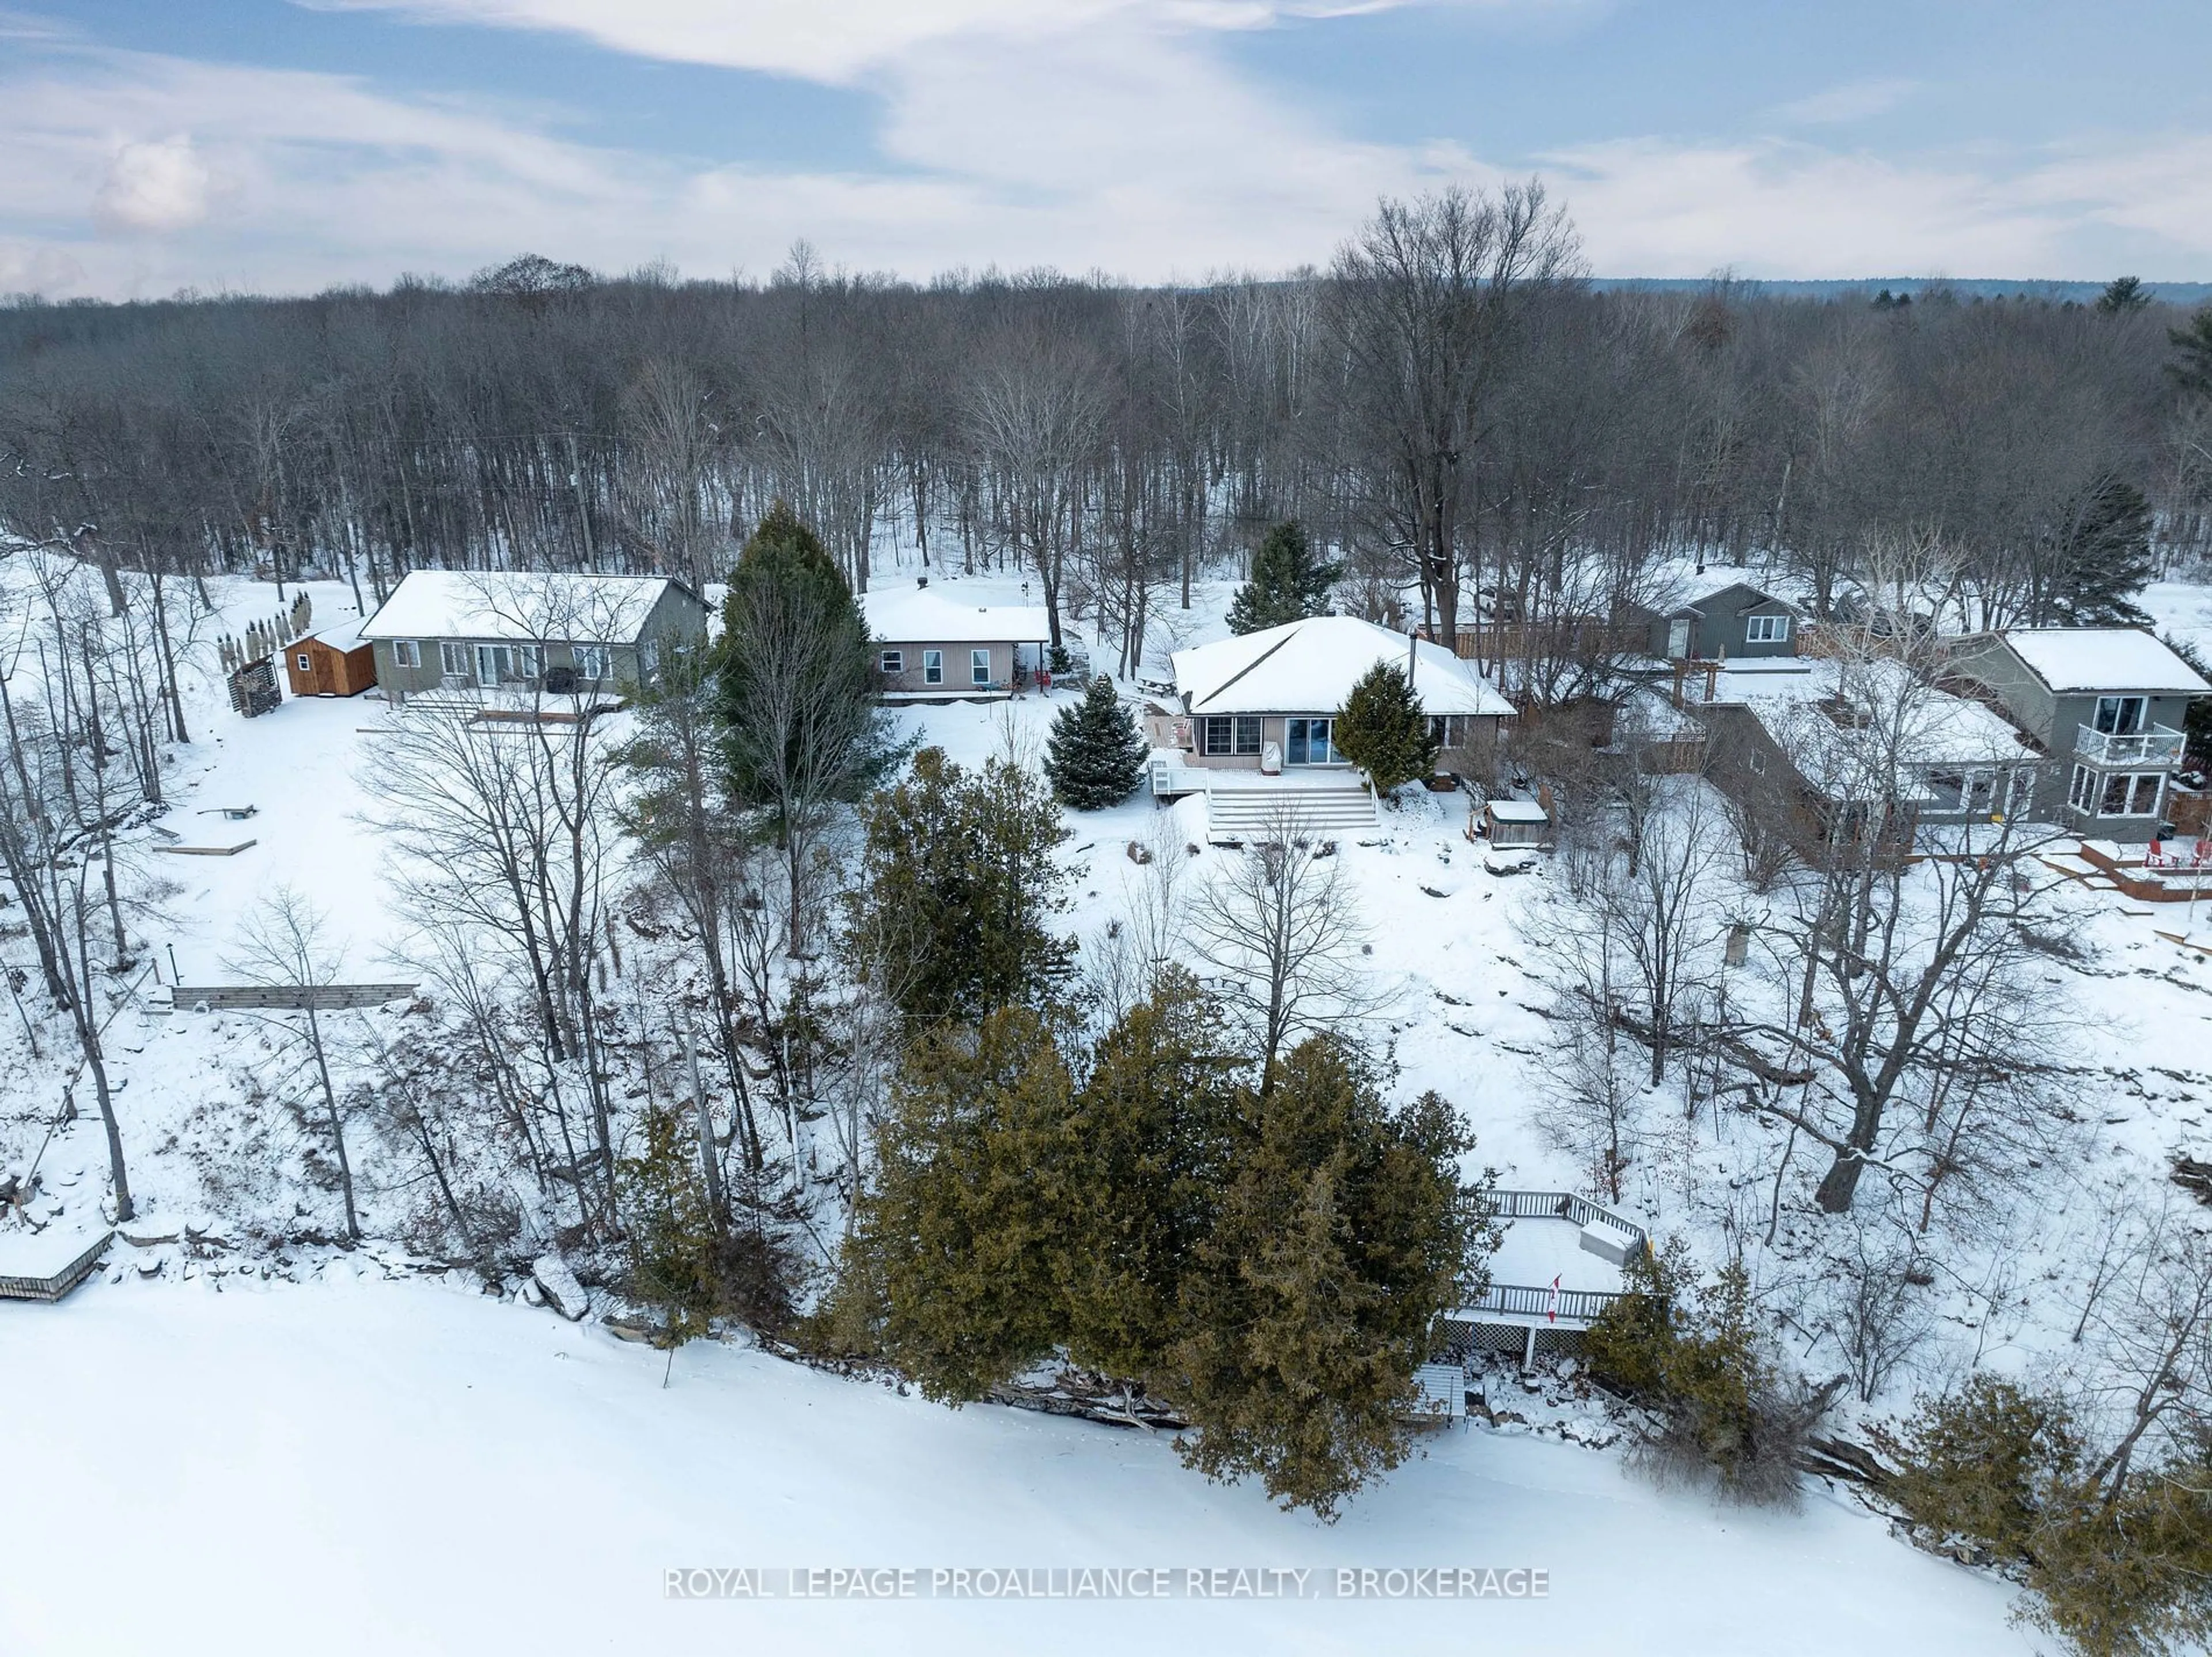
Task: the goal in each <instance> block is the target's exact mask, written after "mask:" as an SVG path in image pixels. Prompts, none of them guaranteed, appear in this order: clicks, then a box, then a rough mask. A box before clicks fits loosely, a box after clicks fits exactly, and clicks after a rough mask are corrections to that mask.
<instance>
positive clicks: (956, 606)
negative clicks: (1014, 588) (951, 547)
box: [860, 587, 1052, 644]
mask: <svg viewBox="0 0 2212 1657" xmlns="http://www.w3.org/2000/svg"><path fill="white" fill-rule="evenodd" d="M860 614H861V617H862V618H863V619H865V620H866V623H867V625H868V636H869V637H871V638H878V639H881V640H883V641H884V643H886V644H994V643H1008V642H1011V643H1015V644H1036V643H1041V642H1042V641H1043V640H1045V639H1048V638H1050V637H1052V617H1051V614H1050V612H1048V611H1047V610H1046V609H1045V607H1044V606H1042V605H1040V604H975V603H972V602H970V601H968V600H963V599H962V598H961V597H960V596H959V594H957V592H948V591H946V590H945V589H944V588H936V587H890V588H881V589H878V590H877V591H873V592H868V593H863V594H860Z"/></svg>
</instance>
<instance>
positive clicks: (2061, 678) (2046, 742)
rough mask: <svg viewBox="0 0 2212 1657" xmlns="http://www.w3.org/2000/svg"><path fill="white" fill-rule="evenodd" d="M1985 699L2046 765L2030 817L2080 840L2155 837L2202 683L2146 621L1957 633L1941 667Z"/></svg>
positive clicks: (2207, 688)
mask: <svg viewBox="0 0 2212 1657" xmlns="http://www.w3.org/2000/svg"><path fill="white" fill-rule="evenodd" d="M1948 679H1949V680H1950V681H1955V687H1956V688H1962V689H1966V690H1968V691H1972V692H1973V693H1975V694H1978V695H1982V696H1985V697H1988V698H1992V699H1994V700H1995V701H1996V702H1997V703H1998V704H2001V705H2002V707H2003V708H2004V710H2005V711H2006V713H2007V714H2008V715H2009V716H2011V718H2012V719H2013V721H2014V722H2015V723H2016V724H2018V725H2019V726H2020V728H2021V729H2022V730H2023V731H2025V732H2027V734H2028V735H2029V736H2031V737H2032V738H2033V739H2034V740H2035V741H2036V742H2037V743H2039V745H2040V746H2042V748H2043V751H2044V752H2045V754H2046V755H2047V756H2048V757H2049V759H2050V762H2051V763H2049V764H2048V765H2045V766H2044V767H2043V769H2042V771H2041V773H2040V775H2041V777H2042V779H2043V780H2042V782H2041V783H2040V784H2039V789H2038V792H2037V795H2036V798H2035V800H2034V801H2033V807H2032V809H2033V814H2034V816H2035V817H2036V818H2037V819H2039V820H2042V821H2045V822H2051V823H2057V824H2060V825H2063V826H2064V827H2065V828H2067V829H2069V830H2071V831H2073V832H2076V833H2079V834H2081V835H2082V836H2084V837H2086V838H2094V839H2098V840H2111V841H2117V842H2118V843H2120V844H2143V843H2145V842H2148V841H2149V840H2151V839H2153V838H2156V836H2157V834H2158V831H2159V826H2160V824H2161V823H2163V822H2164V821H2165V820H2166V814H2167V812H2168V809H2169V807H2170V805H2171V803H2172V789H2173V783H2172V773H2173V771H2175V770H2176V769H2177V768H2179V766H2180V765H2181V763H2182V759H2183V757H2184V754H2185V751H2186V748H2187V746H2188V745H2187V742H2186V741H2185V739H2184V737H2183V736H2182V726H2183V723H2184V722H2185V720H2186V718H2187V716H2188V712H2189V704H2190V703H2191V700H2192V699H2193V698H2197V697H2200V696H2212V684H2207V683H2206V682H2205V680H2204V679H2203V675H2201V674H2200V673H2197V670H2196V669H2195V668H2193V667H2191V666H2190V665H2189V664H2188V663H2187V662H2186V661H2183V660H2182V659H2181V658H2180V657H2179V655H2175V654H2174V652H2173V651H2172V649H2169V648H2168V647H2167V646H2166V644H2164V643H2161V642H2160V640H2159V639H2158V637H2156V636H2155V635H2154V634H2153V633H2152V632H2150V631H2149V630H2148V629H2147V628H2140V627H2034V628H2012V629H2008V630H2007V631H2003V632H1999V633H1981V634H1976V635H1973V636H1972V637H1966V638H1963V639H1960V640H1959V641H1957V643H1956V644H1955V646H1954V649H1953V653H1952V667H1951V672H1950V673H1949V675H1948Z"/></svg>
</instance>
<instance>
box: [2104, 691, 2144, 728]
mask: <svg viewBox="0 0 2212 1657" xmlns="http://www.w3.org/2000/svg"><path fill="white" fill-rule="evenodd" d="M2145 707H2146V699H2145V698H2142V697H2139V696H2100V697H2099V698H2097V718H2096V725H2097V728H2098V729H2099V730H2100V731H2102V732H2103V733H2104V734H2106V736H2136V735H2139V734H2142V729H2143V714H2144V711H2145Z"/></svg>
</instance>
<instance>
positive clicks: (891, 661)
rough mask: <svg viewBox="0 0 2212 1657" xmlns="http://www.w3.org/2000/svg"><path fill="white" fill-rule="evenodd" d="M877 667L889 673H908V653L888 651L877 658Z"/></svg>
mask: <svg viewBox="0 0 2212 1657" xmlns="http://www.w3.org/2000/svg"><path fill="white" fill-rule="evenodd" d="M876 666H877V667H879V668H881V669H882V670H883V671H884V673H904V672H905V671H906V652H905V651H903V650H886V651H884V653H883V655H880V656H878V657H877V658H876Z"/></svg>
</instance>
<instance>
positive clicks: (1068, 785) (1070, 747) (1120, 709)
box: [1044, 673, 1146, 811]
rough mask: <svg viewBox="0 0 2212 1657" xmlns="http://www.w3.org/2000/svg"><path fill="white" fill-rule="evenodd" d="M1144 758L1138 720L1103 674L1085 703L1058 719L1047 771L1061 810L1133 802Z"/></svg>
mask: <svg viewBox="0 0 2212 1657" xmlns="http://www.w3.org/2000/svg"><path fill="white" fill-rule="evenodd" d="M1145 754H1146V747H1145V738H1144V734H1143V733H1142V732H1141V731H1139V729H1138V728H1137V716H1136V715H1135V714H1133V713H1132V712H1131V711H1130V710H1129V709H1128V708H1127V707H1126V706H1125V705H1123V704H1122V701H1121V697H1120V696H1118V695H1117V694H1116V693H1115V690H1114V681H1113V680H1112V679H1109V678H1107V677H1106V675H1105V674H1103V673H1101V674H1099V675H1098V677H1097V678H1096V679H1092V680H1091V684H1090V687H1089V688H1088V689H1087V690H1085V691H1084V693H1083V700H1082V701H1080V702H1079V703H1077V704H1075V705H1074V706H1073V707H1072V708H1062V709H1061V710H1060V712H1059V713H1058V714H1056V715H1054V717H1053V722H1052V740H1051V741H1050V743H1049V744H1048V746H1047V747H1046V750H1045V757H1044V771H1045V775H1046V776H1047V777H1050V778H1051V779H1052V791H1053V793H1054V795H1057V796H1059V799H1060V804H1062V805H1064V806H1068V807H1073V809H1075V810H1077V811H1097V810H1100V809H1102V808H1103V807H1107V806H1118V805H1120V804H1121V802H1122V801H1124V800H1127V798H1128V797H1129V794H1130V791H1131V790H1132V789H1134V788H1135V787H1136V786H1137V783H1138V781H1139V779H1140V778H1141V777H1143V776H1144V774H1145Z"/></svg>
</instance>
